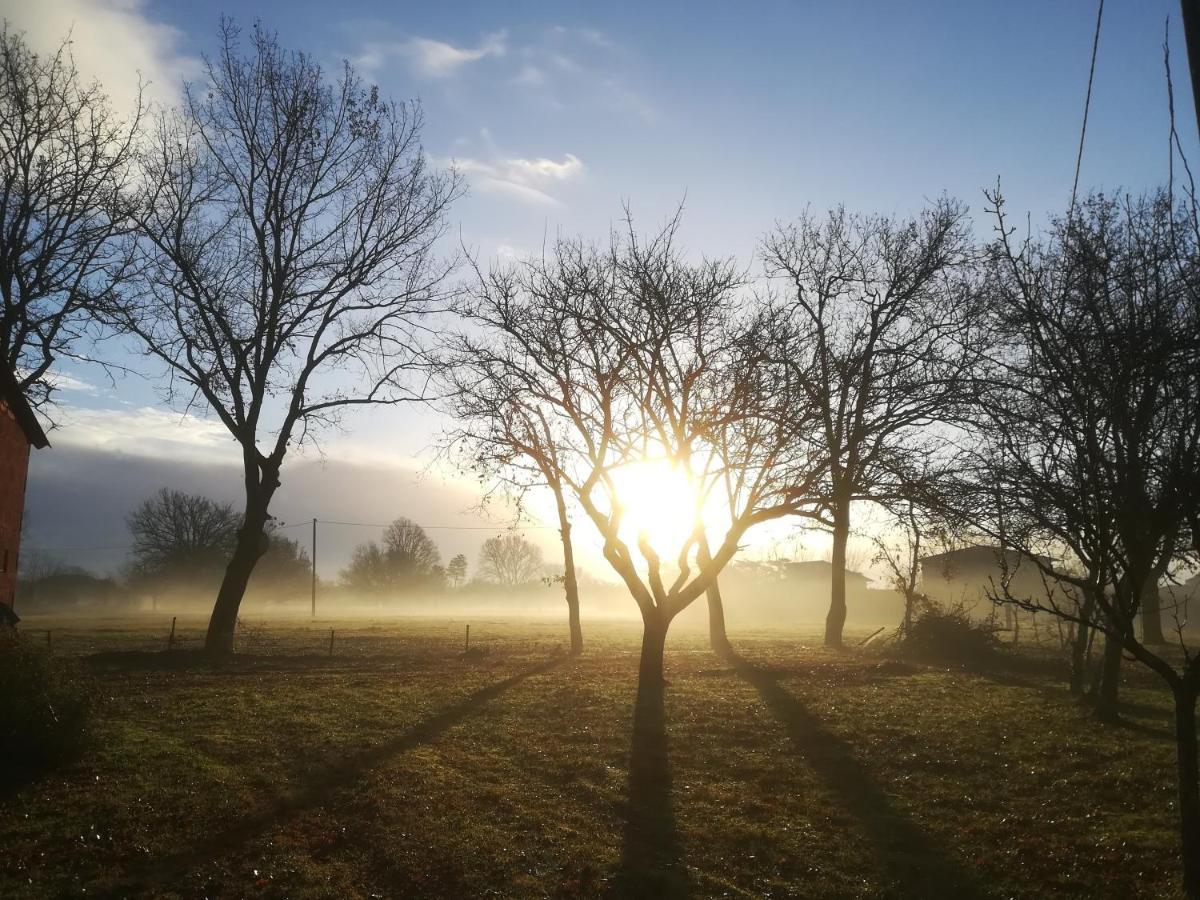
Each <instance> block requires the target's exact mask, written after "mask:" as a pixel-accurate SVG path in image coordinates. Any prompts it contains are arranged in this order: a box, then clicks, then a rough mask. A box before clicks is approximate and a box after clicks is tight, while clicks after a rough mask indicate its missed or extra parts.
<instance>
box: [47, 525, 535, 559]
mask: <svg viewBox="0 0 1200 900" xmlns="http://www.w3.org/2000/svg"><path fill="white" fill-rule="evenodd" d="M311 524H312V520H311V519H310V520H306V521H303V522H293V523H292V524H290V525H276V526H275V528H276V529H277V530H279V531H283V530H285V529H287V528H307V527H309V526H311ZM317 524H318V525H344V526H348V527H351V528H387V527H388V526H389V525H390V524H391V523H390V522H340V521H335V520H333V519H317ZM417 527H418V528H423V529H425V530H426V531H507V530H508V529H509V527H510V526H508V525H420V524H418V525H417ZM518 530H520V531H557V530H558V528H557V526H554V525H522V526H520V528H519V529H518ZM132 549H133V545H132V544H111V545H107V544H102V545H98V546H94V547H26V548H25V552H26V553H84V552H89V551H99V550H110V551H111V550H126V551H128V550H132Z"/></svg>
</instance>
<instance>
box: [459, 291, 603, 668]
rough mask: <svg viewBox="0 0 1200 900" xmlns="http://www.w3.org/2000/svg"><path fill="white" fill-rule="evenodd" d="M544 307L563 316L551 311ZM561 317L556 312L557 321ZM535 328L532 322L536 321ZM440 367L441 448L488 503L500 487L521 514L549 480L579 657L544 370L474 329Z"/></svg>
mask: <svg viewBox="0 0 1200 900" xmlns="http://www.w3.org/2000/svg"><path fill="white" fill-rule="evenodd" d="M477 274H478V273H477ZM470 314H471V312H470V309H468V315H470ZM545 314H547V315H550V316H552V317H553V316H555V315H557V314H556V313H554V312H552V311H546V313H545ZM554 321H555V319H554V318H551V319H550V325H549V327H550V328H553V327H554V324H553V323H554ZM529 327H530V328H531V329H532V328H533V323H530V325H529ZM545 338H551V336H550V335H549V334H547V335H544V336H543V339H545ZM440 370H441V372H442V373H443V378H442V381H443V385H444V388H445V391H444V393H445V396H446V401H445V403H444V404H443V406H444V408H445V412H446V414H447V421H448V422H450V423H452V424H451V425H450V426H449V427H447V428H446V429H445V431H444V432H443V434H442V437H441V441H442V449H443V450H444V451H445V452H446V453H447V454H448V455H449V456H451V457H452V458H454V459H455V460H456V461H457V462H458V463H459V465H461V466H462V467H464V468H467V469H470V470H472V471H474V472H475V473H476V474H478V475H479V477H480V481H481V482H483V483H484V484H485V485H486V486H487V487H486V490H485V495H484V502H485V503H486V502H487V501H488V500H489V499H491V497H492V494H493V493H494V492H496V491H503V492H504V493H505V495H506V496H507V498H508V499H510V500H511V501H512V502H513V503H514V504H515V506H516V508H517V511H518V514H520V513H521V512H522V511H523V510H524V508H525V503H526V500H527V497H528V494H529V492H530V491H531V490H534V489H537V488H539V487H545V488H546V489H548V490H549V491H550V494H551V496H552V497H553V498H554V509H555V515H556V516H557V519H558V534H559V540H560V541H561V544H562V554H563V579H562V583H563V590H564V593H565V595H566V601H567V627H568V630H569V632H570V639H571V654H572V655H574V656H578V655H579V654H580V653H582V652H583V626H582V623H581V621H580V613H579V580H578V577H577V575H576V569H575V544H574V540H573V538H572V532H571V516H570V513H569V510H568V504H569V503H570V497H569V495H568V489H567V486H566V485H565V484H564V482H563V479H562V477H561V476H560V474H559V471H560V466H559V448H558V446H557V444H556V443H555V441H554V439H553V437H552V436H551V435H550V433H549V431H548V430H547V428H548V421H547V420H546V418H545V417H544V416H543V415H542V414H541V413H540V411H539V404H540V403H541V399H540V394H539V391H538V390H536V389H535V385H536V383H537V379H538V377H539V376H541V375H542V373H532V374H531V373H529V372H527V371H525V370H524V369H523V368H522V366H521V365H520V361H519V360H517V359H515V358H513V357H510V356H507V355H504V354H500V353H494V352H485V346H484V345H483V344H482V343H481V342H479V341H478V339H477V338H476V337H475V336H473V335H460V336H459V337H458V338H457V339H456V340H455V341H454V342H453V343H452V346H451V347H450V348H449V352H448V353H447V354H446V358H445V359H444V364H443V365H442V366H441V367H440Z"/></svg>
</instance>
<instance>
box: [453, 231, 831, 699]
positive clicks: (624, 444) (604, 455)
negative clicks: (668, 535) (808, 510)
mask: <svg viewBox="0 0 1200 900" xmlns="http://www.w3.org/2000/svg"><path fill="white" fill-rule="evenodd" d="M677 227H678V217H676V218H675V219H673V220H672V221H670V222H669V223H668V224H667V225H666V226H665V227H664V228H663V229H662V230H661V231H659V232H658V233H657V234H655V235H653V236H652V237H650V238H649V239H646V240H643V239H641V238H640V237H639V236H638V235H637V234H636V233H635V231H634V230H633V227H632V225H631V224H630V225H629V226H628V228H627V229H626V231H624V232H622V233H619V234H614V235H613V236H612V238H611V240H610V242H609V244H608V245H607V246H590V245H587V244H585V243H584V242H582V241H578V240H566V239H564V240H559V241H558V242H556V243H555V244H554V246H553V247H552V248H551V250H550V252H549V253H548V254H547V255H546V256H544V257H543V258H540V259H533V260H530V261H528V262H526V263H524V264H523V265H520V266H518V267H515V268H512V267H510V268H497V269H493V270H492V271H491V272H489V273H486V274H484V273H481V277H480V280H479V284H478V287H477V290H476V291H475V292H474V295H473V296H472V298H471V302H470V303H469V304H468V307H467V308H466V309H465V310H464V313H465V314H466V316H467V318H468V320H469V321H470V322H471V323H472V324H473V325H474V326H475V327H474V329H473V330H472V332H471V333H466V334H464V335H463V337H462V341H463V349H464V350H469V352H471V353H473V354H474V355H475V357H476V359H477V360H479V361H480V362H479V363H478V365H486V366H487V367H488V369H489V372H490V373H491V376H490V377H492V378H494V379H496V380H497V381H498V382H500V383H502V384H503V385H504V391H503V392H501V393H500V394H499V396H500V397H501V398H502V403H504V404H505V405H504V407H503V416H504V417H507V418H506V420H505V425H504V427H505V428H507V429H510V430H511V432H512V433H514V434H516V435H517V436H518V438H519V439H520V440H521V441H522V442H524V443H522V447H527V446H530V441H531V437H530V436H536V440H537V441H538V442H539V444H538V446H539V447H541V448H544V449H545V450H547V451H548V452H547V453H546V458H547V459H548V460H549V463H548V465H549V467H550V468H551V469H552V473H553V477H554V478H555V479H557V480H558V481H559V482H560V483H561V484H562V485H563V487H564V488H565V493H567V494H569V496H570V497H571V498H572V500H573V501H574V502H575V503H576V504H578V506H579V508H580V509H582V510H583V513H584V515H586V516H587V518H588V519H589V520H590V521H591V522H592V524H593V525H595V527H596V528H597V529H598V530H599V532H600V534H601V537H602V539H603V552H604V556H605V559H606V560H607V561H608V562H609V563H610V564H611V565H612V567H613V568H614V570H615V571H616V572H617V574H618V575H619V576H620V577H621V579H622V581H623V582H624V583H625V585H626V586H627V587H628V588H629V591H630V593H631V594H632V595H633V597H634V600H635V601H636V602H637V604H638V608H639V610H640V611H641V614H642V620H643V626H644V634H643V643H642V656H641V669H640V672H641V677H642V678H643V679H646V680H647V681H650V682H654V681H661V679H662V672H663V646H664V642H665V639H666V635H667V629H668V627H669V626H670V623H671V621H672V620H673V619H674V617H675V616H676V615H678V613H679V612H680V611H681V610H683V609H684V608H686V607H687V606H688V605H689V604H690V603H691V602H692V601H693V600H695V599H696V598H697V597H699V596H701V595H702V594H705V593H706V592H707V591H708V589H709V588H710V587H711V586H712V585H713V584H714V583H715V582H716V580H717V576H718V574H719V573H720V571H721V569H722V567H724V566H725V564H726V563H728V562H729V560H730V559H731V558H732V557H733V555H734V554H735V553H736V551H737V549H738V544H739V541H740V540H741V539H742V537H743V536H744V535H745V534H746V532H747V531H748V530H749V529H750V528H752V527H753V526H754V525H756V524H758V523H761V522H765V521H767V520H770V519H773V518H778V517H780V516H784V515H788V514H791V513H793V512H796V511H797V510H799V509H800V508H802V507H803V506H804V505H806V504H808V503H810V502H811V499H812V498H811V495H810V490H811V488H812V487H813V485H814V484H815V482H816V480H817V479H818V477H819V472H820V471H821V468H822V466H821V464H820V460H819V459H818V453H817V451H816V450H814V447H813V443H812V441H811V440H809V439H807V436H806V435H804V434H803V429H802V427H800V426H799V425H798V424H797V423H798V421H799V420H800V417H799V416H797V415H794V414H792V415H789V416H784V415H783V414H782V413H783V410H784V409H786V408H787V407H788V406H789V404H790V401H791V400H792V399H793V397H792V396H791V395H789V394H787V390H786V388H787V384H788V382H787V379H786V373H780V372H779V371H776V370H775V369H773V368H772V367H771V355H770V354H769V353H768V352H765V351H764V349H763V342H764V341H766V340H769V339H770V338H771V336H772V332H771V331H770V329H769V328H767V327H766V323H765V321H764V320H762V319H761V318H760V317H758V316H754V315H742V314H741V313H740V312H739V300H742V299H744V298H743V297H741V296H739V288H740V287H741V285H742V279H741V276H740V274H739V272H738V270H737V269H736V268H735V267H734V266H733V265H732V264H731V263H729V262H727V261H702V262H698V263H689V262H687V261H685V260H684V258H683V256H682V254H681V252H680V251H679V250H678V249H677V248H676V246H675V238H676V234H677ZM506 397H515V398H518V399H517V400H516V402H514V401H512V400H503V398H506ZM509 422H511V425H510V424H508V423H509ZM507 433H508V432H504V435H505V439H507V437H506V435H507ZM522 452H524V451H522ZM646 460H658V461H663V462H665V463H669V464H670V465H673V466H676V467H678V468H679V469H680V470H681V471H682V472H684V473H685V475H686V478H687V479H688V481H689V482H690V484H691V487H692V489H693V492H694V496H695V498H696V499H695V509H692V510H688V511H687V512H688V514H689V516H690V517H691V520H692V522H693V527H692V530H691V533H690V535H689V536H688V537H687V539H686V540H684V541H683V543H682V546H681V547H678V548H673V549H672V551H671V552H672V554H673V556H672V558H671V559H668V560H664V559H662V558H661V557H660V554H659V551H658V550H657V549H656V548H655V547H654V545H653V541H652V539H651V536H650V535H648V534H646V533H644V532H643V533H641V534H637V535H627V534H626V533H625V531H624V530H623V529H622V518H623V515H624V511H625V510H624V508H623V506H622V498H621V495H620V492H619V489H618V484H617V482H618V480H619V477H618V475H617V472H618V470H620V469H621V468H622V467H624V466H628V465H632V464H635V463H640V462H644V461H646ZM710 498H719V499H720V500H721V501H722V502H723V504H724V508H723V510H722V512H721V514H720V515H719V519H720V521H705V520H704V515H705V513H704V507H705V505H706V504H708V502H709V500H710ZM711 518H713V517H712V516H710V519H711ZM710 530H711V531H712V532H713V533H714V534H719V539H718V540H717V541H716V542H715V546H713V547H711V548H709V547H708V546H707V540H708V531H710Z"/></svg>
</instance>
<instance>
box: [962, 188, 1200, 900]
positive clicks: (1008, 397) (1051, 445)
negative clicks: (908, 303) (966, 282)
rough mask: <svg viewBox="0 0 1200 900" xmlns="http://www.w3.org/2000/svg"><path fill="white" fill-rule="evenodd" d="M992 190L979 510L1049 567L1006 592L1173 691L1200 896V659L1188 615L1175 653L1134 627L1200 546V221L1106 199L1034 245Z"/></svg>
mask: <svg viewBox="0 0 1200 900" xmlns="http://www.w3.org/2000/svg"><path fill="white" fill-rule="evenodd" d="M991 200H992V202H993V204H994V211H995V214H996V217H997V227H998V233H999V236H998V239H997V247H996V257H997V273H996V275H997V278H996V287H997V291H996V294H997V298H998V300H999V315H1000V317H1001V324H1002V326H1003V328H1004V330H1005V331H1006V333H1007V334H1008V336H1009V338H1010V340H1009V341H1008V343H1007V345H1006V347H1005V351H1004V353H1003V354H1002V355H1001V357H1000V359H999V362H1000V364H1001V368H1000V377H998V378H997V379H996V381H995V383H994V384H993V386H992V388H991V389H990V391H989V394H988V396H986V397H985V403H984V404H983V410H984V411H985V412H986V414H987V416H988V422H987V425H988V427H987V428H986V429H985V430H984V432H983V436H984V438H985V441H984V443H983V445H982V447H981V450H980V454H979V469H978V472H977V473H976V480H975V485H974V487H975V490H974V492H973V494H969V495H968V497H969V499H970V501H971V502H969V503H966V504H963V511H964V514H965V516H966V518H967V519H968V520H969V521H970V522H971V524H972V525H973V526H974V527H976V528H979V529H980V530H982V531H984V532H985V533H988V534H991V535H993V536H994V537H995V538H997V539H999V540H1000V541H1001V543H1002V545H1003V546H1004V547H1005V548H1008V549H1012V550H1016V551H1018V552H1020V554H1021V556H1022V558H1023V559H1027V560H1030V561H1032V562H1033V563H1034V564H1036V565H1037V566H1038V567H1039V568H1040V569H1041V571H1042V573H1043V575H1044V576H1045V582H1046V586H1047V589H1046V591H1044V592H1042V593H1040V594H1039V595H1038V596H1022V595H1014V591H1013V590H1011V589H1010V588H1009V587H1006V586H1004V585H1001V586H999V588H998V590H997V599H1000V600H1003V601H1005V602H1009V603H1014V604H1017V605H1018V606H1019V607H1021V608H1024V609H1028V610H1031V611H1035V612H1039V611H1046V612H1049V613H1051V614H1053V615H1055V616H1058V617H1060V618H1062V619H1066V620H1068V621H1073V622H1075V623H1076V624H1077V627H1079V628H1082V629H1087V628H1095V629H1097V630H1099V631H1100V632H1102V633H1103V634H1104V635H1105V636H1106V638H1107V640H1108V642H1109V645H1110V648H1115V653H1116V658H1117V660H1118V662H1119V659H1120V656H1119V654H1120V653H1121V652H1122V651H1123V652H1125V653H1127V654H1129V656H1131V657H1132V658H1134V659H1136V660H1138V661H1139V662H1141V663H1142V664H1144V665H1145V666H1147V667H1148V668H1149V669H1151V670H1152V671H1154V672H1156V673H1158V674H1159V675H1160V676H1161V677H1162V679H1163V680H1164V682H1165V683H1166V684H1167V685H1168V686H1169V687H1170V689H1171V692H1172V696H1173V698H1174V705H1175V725H1176V745H1177V750H1178V754H1177V761H1178V782H1179V813H1180V828H1181V839H1182V855H1183V861H1184V887H1185V890H1186V892H1187V895H1188V896H1189V897H1200V776H1198V763H1200V760H1198V753H1197V740H1196V700H1197V696H1198V695H1200V655H1197V654H1196V653H1195V652H1194V650H1193V648H1192V647H1191V646H1190V645H1189V643H1188V641H1187V640H1186V639H1185V634H1184V631H1183V626H1184V622H1183V621H1181V620H1179V619H1178V618H1177V619H1176V636H1177V639H1178V645H1179V646H1178V653H1175V654H1170V655H1167V654H1164V653H1163V652H1162V651H1160V650H1155V649H1152V648H1151V645H1149V644H1148V643H1147V642H1146V640H1144V639H1142V638H1139V636H1138V634H1137V631H1136V629H1135V627H1134V625H1135V620H1136V617H1137V615H1138V612H1139V608H1140V605H1141V602H1142V599H1143V597H1144V592H1145V588H1146V585H1147V584H1157V583H1158V581H1159V579H1160V578H1162V577H1163V575H1164V573H1166V572H1168V571H1169V570H1170V568H1171V567H1172V566H1174V565H1176V564H1178V563H1179V562H1181V561H1182V560H1183V559H1184V558H1185V556H1186V554H1187V553H1188V551H1189V550H1190V552H1191V553H1192V554H1195V553H1196V552H1197V551H1200V547H1197V546H1196V541H1195V532H1194V531H1189V525H1188V522H1189V518H1191V517H1193V516H1195V511H1196V508H1197V502H1198V497H1200V488H1198V487H1197V485H1198V483H1200V316H1197V314H1196V308H1197V307H1196V290H1195V285H1196V284H1197V277H1198V276H1200V265H1198V263H1200V255H1198V253H1197V241H1196V232H1195V231H1194V229H1192V228H1190V227H1189V223H1188V218H1187V216H1186V214H1184V213H1181V212H1180V211H1178V210H1177V209H1175V208H1174V206H1173V203H1172V200H1171V198H1170V196H1169V194H1166V193H1163V194H1160V195H1156V196H1152V197H1149V198H1144V199H1141V200H1135V199H1129V198H1124V199H1119V200H1118V199H1112V198H1107V197H1104V196H1093V197H1090V198H1088V199H1087V200H1085V201H1084V202H1083V203H1082V204H1081V205H1080V207H1079V208H1077V209H1072V211H1071V215H1069V216H1068V217H1066V218H1065V219H1062V220H1059V221H1057V222H1055V223H1054V225H1053V228H1052V229H1051V233H1050V235H1049V237H1048V238H1047V239H1046V240H1043V241H1035V240H1032V239H1026V240H1024V241H1022V242H1019V243H1018V242H1014V239H1013V236H1012V231H1011V230H1010V229H1009V228H1008V226H1007V222H1006V220H1005V217H1004V209H1003V201H1002V199H1001V198H1000V197H999V196H998V195H992V196H991ZM1193 521H1194V520H1193ZM1081 596H1082V598H1083V600H1082V601H1081V600H1080V599H1079V598H1080V597H1081ZM1110 653H1111V650H1110ZM1115 700H1116V694H1115V680H1114V682H1113V685H1112V693H1111V695H1109V696H1104V697H1102V698H1101V705H1100V710H1101V712H1103V713H1105V714H1108V715H1115V713H1116V708H1115Z"/></svg>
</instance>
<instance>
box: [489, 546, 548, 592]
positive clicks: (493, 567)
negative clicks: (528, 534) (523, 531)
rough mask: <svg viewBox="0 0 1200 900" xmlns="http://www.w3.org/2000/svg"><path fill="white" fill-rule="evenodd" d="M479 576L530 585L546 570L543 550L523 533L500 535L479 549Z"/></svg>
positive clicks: (511, 585)
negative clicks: (543, 561) (543, 568)
mask: <svg viewBox="0 0 1200 900" xmlns="http://www.w3.org/2000/svg"><path fill="white" fill-rule="evenodd" d="M477 568H478V572H479V577H480V578H482V579H484V580H485V581H493V582H495V583H496V584H500V585H503V586H504V587H520V586H521V585H525V584H529V582H531V581H533V580H534V579H536V578H537V577H538V576H539V575H540V574H541V572H542V551H541V549H540V548H538V547H537V546H536V545H535V544H532V543H530V542H529V541H527V540H526V539H525V538H523V537H521V535H519V534H515V533H512V532H509V533H508V534H498V535H496V536H495V537H490V538H488V539H487V540H486V541H484V542H483V548H482V549H481V550H480V551H479V566H478V567H477Z"/></svg>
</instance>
